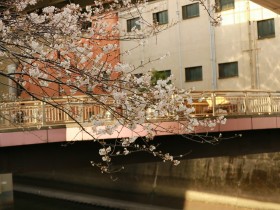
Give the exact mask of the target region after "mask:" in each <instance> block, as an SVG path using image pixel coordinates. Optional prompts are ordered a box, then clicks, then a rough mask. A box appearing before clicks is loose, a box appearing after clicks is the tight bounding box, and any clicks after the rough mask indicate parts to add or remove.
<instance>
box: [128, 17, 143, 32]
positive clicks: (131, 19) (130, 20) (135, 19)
mask: <svg viewBox="0 0 280 210" xmlns="http://www.w3.org/2000/svg"><path fill="white" fill-rule="evenodd" d="M139 20H140V17H135V18H130V19H127V20H126V31H127V32H132V28H133V27H134V26H136V29H138V30H140V29H141V25H140V24H136V22H137V21H139ZM132 21H134V22H133V24H134V25H132ZM129 26H130V27H129Z"/></svg>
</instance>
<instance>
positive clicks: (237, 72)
mask: <svg viewBox="0 0 280 210" xmlns="http://www.w3.org/2000/svg"><path fill="white" fill-rule="evenodd" d="M231 64H236V68H235V69H234V70H235V72H234V73H233V74H232V73H230V75H229V76H227V75H226V74H225V71H226V69H225V68H226V66H227V65H231ZM218 67H219V68H218V69H219V79H227V78H233V77H238V76H239V71H238V61H233V62H226V63H219V64H218ZM222 68H223V69H222ZM222 74H223V76H221V75H222ZM227 74H229V73H227Z"/></svg>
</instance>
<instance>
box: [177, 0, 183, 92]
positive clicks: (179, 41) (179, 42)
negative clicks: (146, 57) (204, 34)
mask: <svg viewBox="0 0 280 210" xmlns="http://www.w3.org/2000/svg"><path fill="white" fill-rule="evenodd" d="M176 4H177V11H176V13H177V20H178V23H177V24H178V27H177V28H178V45H179V46H178V49H179V52H178V54H179V68H180V69H179V72H180V88H181V89H183V78H184V77H183V64H182V48H181V19H180V10H179V8H180V7H179V1H178V0H177V1H176Z"/></svg>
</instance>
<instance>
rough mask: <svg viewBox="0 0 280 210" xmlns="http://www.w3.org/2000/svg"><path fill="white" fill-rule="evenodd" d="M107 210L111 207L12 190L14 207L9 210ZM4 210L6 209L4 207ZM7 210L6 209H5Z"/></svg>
mask: <svg viewBox="0 0 280 210" xmlns="http://www.w3.org/2000/svg"><path fill="white" fill-rule="evenodd" d="M0 209H1V208H0ZM89 209H90V210H106V209H107V210H109V209H111V208H106V207H101V206H92V205H87V204H82V203H75V202H70V201H64V200H58V199H52V198H46V197H41V196H36V195H30V194H26V193H20V192H14V208H11V209H10V210H89ZM5 210H6V209H5ZM7 210H8V209H7Z"/></svg>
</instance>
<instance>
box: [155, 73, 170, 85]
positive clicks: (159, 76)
mask: <svg viewBox="0 0 280 210" xmlns="http://www.w3.org/2000/svg"><path fill="white" fill-rule="evenodd" d="M170 75H171V70H163V71H152V78H151V83H152V84H153V85H156V84H157V81H158V80H160V79H161V80H165V79H167V78H168V77H170ZM169 83H170V81H169Z"/></svg>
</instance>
